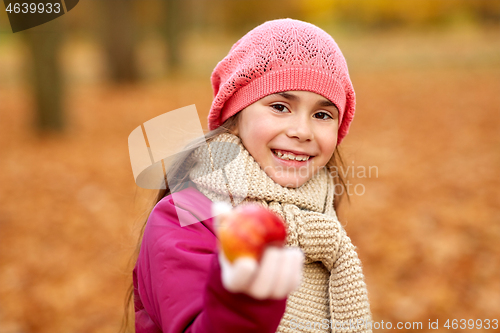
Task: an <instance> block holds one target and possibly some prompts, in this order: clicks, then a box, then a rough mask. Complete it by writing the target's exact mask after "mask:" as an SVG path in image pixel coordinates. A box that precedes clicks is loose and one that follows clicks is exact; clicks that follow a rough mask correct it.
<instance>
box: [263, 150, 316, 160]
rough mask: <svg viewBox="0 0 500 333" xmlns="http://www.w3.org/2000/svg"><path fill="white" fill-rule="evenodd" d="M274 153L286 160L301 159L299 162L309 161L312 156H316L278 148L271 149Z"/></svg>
mask: <svg viewBox="0 0 500 333" xmlns="http://www.w3.org/2000/svg"><path fill="white" fill-rule="evenodd" d="M271 151H272V152H273V154H274V155H275V156H276V157H278V158H279V159H282V160H285V161H299V162H305V161H308V160H309V159H310V158H312V157H314V156H309V155H296V154H293V153H291V152H287V151H284V150H276V149H271Z"/></svg>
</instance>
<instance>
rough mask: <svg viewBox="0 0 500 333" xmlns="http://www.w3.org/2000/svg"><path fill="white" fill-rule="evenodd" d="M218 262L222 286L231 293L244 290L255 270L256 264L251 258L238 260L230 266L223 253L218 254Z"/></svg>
mask: <svg viewBox="0 0 500 333" xmlns="http://www.w3.org/2000/svg"><path fill="white" fill-rule="evenodd" d="M219 262H220V264H221V270H222V285H223V286H224V288H226V289H227V290H228V291H231V292H240V291H243V290H245V289H246V288H247V286H248V284H249V282H250V281H251V279H252V276H253V275H254V274H255V271H256V270H257V262H256V261H255V260H254V259H252V258H240V259H237V260H236V261H235V262H234V263H232V264H231V263H230V262H229V260H228V259H227V258H226V256H225V255H224V253H223V252H220V253H219Z"/></svg>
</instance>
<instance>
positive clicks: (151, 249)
mask: <svg viewBox="0 0 500 333" xmlns="http://www.w3.org/2000/svg"><path fill="white" fill-rule="evenodd" d="M177 214H179V215H177ZM179 218H182V219H183V221H188V222H192V223H187V224H188V225H185V224H183V225H185V226H183V227H181V226H180V224H179ZM211 220H212V219H211V218H210V219H208V220H205V221H202V222H200V221H199V220H197V219H196V217H194V216H193V215H192V214H190V213H189V212H188V211H187V210H184V209H180V208H179V207H175V206H174V204H173V201H172V200H171V199H169V198H168V197H167V198H164V199H162V200H161V201H160V202H159V203H158V204H157V206H156V207H155V209H154V210H153V212H152V213H151V215H150V217H149V220H148V223H147V225H146V229H145V231H144V237H143V241H142V245H141V251H140V254H139V258H138V260H137V264H136V267H135V269H134V279H135V281H134V283H135V285H136V288H137V290H136V295H137V297H138V298H140V302H139V303H141V306H140V307H139V311H137V310H138V307H137V306H136V330H137V333H146V332H156V330H155V329H152V328H151V326H156V327H157V328H156V329H157V331H159V330H160V329H161V331H162V332H164V333H179V332H189V333H205V332H206V333H213V332H220V333H224V332H228V333H229V332H276V329H277V327H278V325H279V322H280V320H281V317H282V316H283V314H284V311H285V306H286V299H283V300H256V299H253V298H251V297H250V296H247V295H245V294H242V293H231V292H228V291H227V290H226V289H225V288H224V287H223V285H222V282H221V269H220V266H219V262H218V259H217V239H216V237H215V235H214V233H213V232H212V227H211V223H212V221H211ZM136 304H137V302H136ZM140 308H143V309H142V310H141V309H140ZM138 321H139V322H138ZM140 321H142V322H143V323H144V325H143V324H141V322H140ZM153 323H154V325H153ZM141 325H142V326H144V327H146V326H147V327H148V329H142V328H141ZM141 329H142V330H141Z"/></svg>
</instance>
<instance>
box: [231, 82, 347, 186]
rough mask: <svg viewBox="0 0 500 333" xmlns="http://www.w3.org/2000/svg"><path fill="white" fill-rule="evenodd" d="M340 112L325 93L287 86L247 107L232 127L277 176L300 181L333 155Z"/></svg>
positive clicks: (282, 182) (263, 165) (283, 181)
mask: <svg viewBox="0 0 500 333" xmlns="http://www.w3.org/2000/svg"><path fill="white" fill-rule="evenodd" d="M338 117H339V113H338V109H337V107H336V106H335V105H334V104H333V103H332V102H330V101H329V100H328V99H326V98H325V97H323V96H321V95H318V94H316V93H313V92H309V91H286V92H280V93H276V94H272V95H268V96H266V97H264V98H262V99H260V100H258V101H257V102H255V103H253V104H251V105H249V106H248V107H246V108H245V109H243V110H242V111H241V114H240V115H239V118H238V126H237V128H236V129H235V131H234V132H233V133H234V134H236V135H238V136H239V137H240V139H241V141H242V143H243V145H244V146H245V148H246V149H247V150H248V151H249V153H250V154H251V155H252V156H253V158H254V159H255V161H256V162H257V163H259V165H260V167H261V168H262V169H263V170H264V171H265V172H266V174H267V175H268V176H269V177H270V178H271V179H273V180H274V182H276V183H278V184H280V185H281V186H284V187H299V186H302V184H304V183H305V182H307V181H308V180H309V179H311V178H312V177H313V176H314V175H315V174H316V172H318V171H319V170H320V169H321V168H322V167H324V166H325V165H326V163H327V162H328V161H329V160H330V158H331V157H332V155H333V152H334V150H335V147H336V145H337V131H338ZM283 154H284V155H283ZM280 155H281V156H280Z"/></svg>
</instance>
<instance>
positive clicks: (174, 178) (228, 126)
mask: <svg viewBox="0 0 500 333" xmlns="http://www.w3.org/2000/svg"><path fill="white" fill-rule="evenodd" d="M240 114H241V112H238V113H236V114H235V115H233V116H231V117H230V118H228V119H227V120H226V121H225V122H224V124H222V125H221V126H219V127H217V128H216V129H214V130H212V131H209V132H207V133H206V134H205V135H204V136H203V137H201V138H198V139H196V140H193V141H192V142H191V143H190V144H188V145H187V147H188V149H186V150H185V151H183V153H182V154H179V156H178V157H177V159H176V160H175V161H173V162H172V164H171V165H170V167H169V169H168V170H167V177H166V178H167V179H168V180H169V183H167V181H166V180H167V179H165V184H166V188H164V189H159V190H158V192H157V194H156V195H155V197H154V199H153V201H152V202H151V203H150V205H149V208H148V216H147V217H146V219H145V221H144V223H143V224H142V228H141V231H140V235H139V238H138V241H137V245H136V248H135V251H134V254H133V256H132V258H131V261H133V262H134V263H135V262H137V258H138V256H139V251H140V249H141V243H142V237H143V235H144V229H145V228H146V223H147V221H148V219H149V215H150V214H151V212H152V211H153V208H154V207H155V206H156V205H157V204H158V202H160V200H161V199H163V198H164V197H166V196H168V195H170V194H171V193H175V192H178V191H180V190H182V189H183V188H185V186H186V184H188V181H189V171H190V170H191V168H192V167H193V166H194V165H193V163H194V162H189V163H187V161H188V157H189V155H191V153H192V152H193V151H194V150H195V149H197V148H199V147H201V146H202V145H204V144H206V143H209V142H210V141H212V140H214V139H215V138H216V137H217V136H218V135H219V134H222V133H233V131H234V130H235V129H236V127H237V125H238V119H239V115H240ZM326 168H327V169H328V171H329V173H330V175H334V178H333V180H334V183H335V188H337V186H340V187H341V191H339V192H340V194H337V193H335V198H334V204H333V205H334V208H335V210H337V208H338V207H339V205H340V202H341V201H342V200H343V198H344V197H346V198H347V201H348V202H350V199H349V195H348V192H347V190H346V179H345V178H344V176H343V174H342V172H338V170H339V169H345V163H344V161H343V159H342V155H341V153H340V151H339V147H338V146H337V147H336V148H335V151H334V152H333V155H332V157H331V158H330V160H329V161H328V163H327V164H326ZM336 192H337V191H336ZM133 297H134V285H133V284H131V285H130V286H129V288H128V290H127V294H126V297H125V306H124V312H125V314H124V318H123V321H122V327H121V329H120V332H126V330H127V328H128V326H129V323H130V316H131V315H132V314H133Z"/></svg>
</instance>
